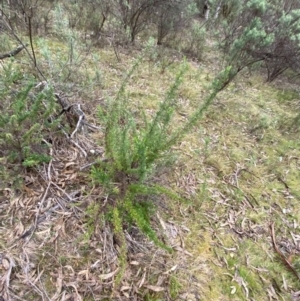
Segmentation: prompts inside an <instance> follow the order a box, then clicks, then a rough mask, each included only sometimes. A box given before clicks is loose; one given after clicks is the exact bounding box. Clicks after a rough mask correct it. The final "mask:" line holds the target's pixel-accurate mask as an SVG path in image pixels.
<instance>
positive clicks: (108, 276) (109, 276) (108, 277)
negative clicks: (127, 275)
mask: <svg viewBox="0 0 300 301" xmlns="http://www.w3.org/2000/svg"><path fill="white" fill-rule="evenodd" d="M118 271H119V268H117V269H116V270H115V271H113V272H111V273H108V274H102V275H99V278H100V279H102V280H107V279H110V278H112V277H113V276H114V275H115V274H117V273H118Z"/></svg>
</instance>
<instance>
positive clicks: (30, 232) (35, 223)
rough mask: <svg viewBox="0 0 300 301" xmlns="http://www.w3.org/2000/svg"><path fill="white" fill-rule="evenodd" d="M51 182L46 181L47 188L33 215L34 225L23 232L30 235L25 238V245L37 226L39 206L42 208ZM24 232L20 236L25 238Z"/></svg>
mask: <svg viewBox="0 0 300 301" xmlns="http://www.w3.org/2000/svg"><path fill="white" fill-rule="evenodd" d="M51 183H52V182H51V181H50V182H49V183H48V186H47V188H46V191H45V193H44V196H43V198H42V200H41V203H40V206H39V209H38V211H37V213H36V215H35V221H34V225H32V226H31V227H30V229H29V230H28V231H26V232H25V234H27V235H30V236H29V238H28V240H27V242H26V243H25V245H26V244H27V243H28V242H29V241H30V239H31V237H32V235H33V233H34V231H35V229H36V228H37V226H38V218H39V214H40V212H41V208H42V206H43V204H44V202H45V199H46V197H47V195H48V191H49V188H50V186H51ZM28 232H29V233H28ZM25 234H23V235H22V236H21V238H25ZM27 235H26V236H27Z"/></svg>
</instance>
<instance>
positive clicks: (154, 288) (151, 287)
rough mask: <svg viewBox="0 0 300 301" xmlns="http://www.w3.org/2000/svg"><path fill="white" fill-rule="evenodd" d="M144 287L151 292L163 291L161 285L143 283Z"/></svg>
mask: <svg viewBox="0 0 300 301" xmlns="http://www.w3.org/2000/svg"><path fill="white" fill-rule="evenodd" d="M145 287H146V288H147V289H149V290H151V291H153V292H156V293H158V292H163V291H164V290H165V289H164V288H163V287H161V286H156V285H145Z"/></svg>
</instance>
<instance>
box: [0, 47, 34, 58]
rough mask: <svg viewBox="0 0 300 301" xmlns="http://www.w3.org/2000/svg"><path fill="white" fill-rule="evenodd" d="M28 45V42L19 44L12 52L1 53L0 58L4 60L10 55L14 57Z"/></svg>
mask: <svg viewBox="0 0 300 301" xmlns="http://www.w3.org/2000/svg"><path fill="white" fill-rule="evenodd" d="M27 46H28V44H25V45H20V46H18V47H17V48H15V49H14V50H12V51H10V52H7V53H3V54H0V60H3V59H6V58H8V57H12V56H15V55H17V54H18V53H19V52H20V51H22V50H23V49H24V48H25V47H27Z"/></svg>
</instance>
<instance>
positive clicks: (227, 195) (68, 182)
mask: <svg viewBox="0 0 300 301" xmlns="http://www.w3.org/2000/svg"><path fill="white" fill-rule="evenodd" d="M49 43H50V45H51V41H49ZM56 46H57V42H55V43H54V44H53V45H52V46H50V48H51V47H52V48H53V50H55V49H56ZM60 47H61V44H60ZM138 53H139V51H138V50H136V49H132V51H126V52H125V51H122V50H120V52H119V58H120V61H118V59H117V57H116V56H115V54H114V51H113V50H111V49H103V50H99V49H92V50H91V52H90V54H91V55H88V56H87V57H86V58H85V60H84V61H83V62H82V63H81V65H80V70H79V71H78V74H77V73H76V74H75V76H74V74H73V77H72V78H74V82H73V86H72V87H71V88H68V89H67V87H66V86H63V85H62V84H57V87H62V91H63V92H65V93H66V95H67V96H68V98H69V101H70V102H71V103H81V104H82V107H83V108H84V110H85V112H86V117H87V120H88V122H89V123H91V124H95V125H97V126H101V120H100V121H99V120H98V119H97V116H96V115H97V114H96V107H97V106H98V105H101V106H105V105H106V103H107V102H108V101H109V100H110V97H113V96H114V95H115V93H116V91H117V90H118V87H119V86H120V84H121V82H122V78H123V74H124V72H126V71H127V70H128V69H129V68H130V67H131V65H132V63H133V61H134V58H135V57H136V56H137V55H138ZM53 55H54V54H53ZM93 55H94V57H93ZM96 56H97V57H98V60H95V57H96ZM55 59H56V58H55V55H54V58H53V61H54V62H55ZM39 60H40V63H41V64H42V65H46V62H43V61H42V58H41V57H40V58H39ZM189 65H190V69H189V71H188V73H187V74H186V75H185V79H184V82H183V84H182V86H181V88H180V91H179V97H180V102H179V103H180V106H179V108H178V112H179V113H178V115H177V116H176V120H175V123H174V126H177V125H178V124H180V123H182V122H184V121H185V120H186V118H187V116H188V115H189V114H191V112H193V110H194V109H195V108H196V107H197V106H199V105H200V104H201V100H202V99H203V96H204V95H205V93H206V86H207V85H208V83H209V82H210V80H209V79H212V78H213V76H214V73H215V71H214V69H215V67H214V66H213V67H207V66H206V67H205V66H203V65H199V64H196V63H194V62H190V63H189ZM57 68H58V67H57ZM178 68H179V66H178V64H173V65H171V66H170V67H169V68H167V69H166V70H164V72H163V73H162V72H161V68H160V66H159V65H158V66H155V65H153V63H152V62H149V61H147V60H145V61H143V62H142V63H141V65H140V66H139V68H138V70H137V71H136V73H135V75H134V76H133V78H132V79H131V80H130V82H129V84H128V89H127V91H128V93H129V97H130V102H131V104H132V106H133V107H135V108H136V110H137V116H138V113H139V110H142V109H143V110H145V111H146V112H147V115H148V116H151V115H152V114H153V113H154V112H155V110H156V109H157V107H158V104H159V101H160V100H161V99H162V98H163V96H164V94H165V91H166V89H167V87H169V86H170V84H171V83H172V80H173V78H174V74H175V73H176V70H178ZM97 70H100V71H101V76H102V79H101V82H98V83H97V82H96V81H92V80H91V82H90V83H93V84H90V86H87V88H86V89H85V87H84V85H82V79H83V78H84V77H85V76H86V75H87V74H89V75H91V74H95V72H96V71H97ZM73 72H75V71H73ZM295 88H296V87H295V86H294V85H292V84H289V85H285V83H282V82H278V83H275V84H273V85H269V84H264V83H263V79H262V78H261V77H260V76H258V75H252V76H251V77H249V76H248V75H247V76H246V75H242V76H241V77H240V78H239V79H238V80H237V81H236V82H235V83H232V84H231V85H230V87H229V88H228V89H227V90H226V91H224V92H222V93H221V94H219V95H218V97H217V99H216V100H215V102H214V104H213V105H212V106H211V107H210V109H209V110H208V112H207V114H206V116H205V118H204V119H203V120H202V121H201V122H200V123H199V125H198V126H197V127H195V129H194V130H193V132H191V133H189V134H188V135H187V136H186V137H185V138H184V140H183V141H182V142H181V143H180V144H179V145H177V146H176V147H174V151H175V152H176V154H177V157H176V164H175V166H174V167H173V169H172V170H169V171H167V173H165V174H164V175H163V176H162V178H161V179H160V180H161V181H162V182H163V183H164V184H167V185H169V186H170V187H172V188H174V189H175V190H176V191H178V192H180V193H182V194H184V196H185V197H187V198H188V202H187V203H178V202H177V201H176V202H175V201H173V200H168V199H163V200H160V201H159V202H158V203H159V206H158V213H157V215H156V216H154V217H153V227H155V228H156V229H157V230H158V232H159V233H160V234H161V237H163V238H164V239H165V240H166V242H167V243H168V244H169V245H170V246H171V247H172V248H173V249H174V253H173V254H171V255H170V254H167V253H166V252H165V251H163V250H160V249H157V247H155V246H154V245H153V244H152V243H150V242H149V241H147V240H146V238H145V237H144V236H143V235H141V234H140V233H139V232H138V231H137V229H135V228H132V229H131V231H130V232H128V233H126V241H127V244H128V250H129V252H128V257H127V268H126V270H125V273H124V275H123V277H122V280H121V282H120V284H119V285H116V282H115V280H116V278H117V277H118V272H119V269H120V263H119V260H118V248H119V247H118V245H117V244H116V242H115V239H114V235H113V233H112V230H111V227H110V225H109V224H108V223H107V222H106V219H105V217H104V215H103V212H102V211H101V208H102V206H103V204H104V203H105V201H106V196H105V195H104V194H103V191H102V190H101V187H95V186H94V185H93V184H92V182H91V178H90V176H89V167H90V164H92V163H93V162H95V161H96V160H97V159H99V158H100V159H101V158H103V157H104V156H105V154H104V153H103V150H104V145H103V143H104V141H103V131H102V130H99V131H91V132H89V133H87V134H85V135H83V134H77V135H76V137H75V138H74V142H76V143H73V144H72V143H71V142H70V141H68V140H67V139H66V138H65V137H61V138H60V139H57V140H55V141H53V144H52V149H51V152H52V156H53V159H52V161H51V162H50V163H49V164H48V165H45V166H42V167H41V168H39V169H38V170H32V171H30V172H27V173H26V174H24V177H25V185H24V186H23V189H22V191H14V190H13V189H12V188H10V187H7V188H5V189H4V190H3V191H2V192H1V199H0V210H1V211H0V245H1V251H0V263H1V265H0V294H1V296H2V298H3V299H4V300H5V301H7V300H61V301H62V300H147V301H154V300H155V301H158V300H195V301H197V300H222V301H223V300H299V297H297V296H298V295H299V290H300V284H299V280H298V279H297V278H295V277H294V275H293V273H292V272H291V269H290V268H289V267H288V266H287V265H284V261H283V260H282V258H280V256H279V254H278V253H276V251H275V250H274V248H273V245H272V240H271V235H270V234H271V233H270V225H271V223H274V224H275V238H276V241H277V245H278V246H279V248H280V250H281V252H282V254H283V255H284V256H285V258H286V259H287V260H288V261H289V262H290V263H291V265H292V266H294V267H295V268H296V269H297V267H298V265H299V252H300V248H299V244H300V233H299V224H300V212H299V209H298V208H299V206H298V203H299V198H300V189H299V183H300V177H299V174H300V173H299V170H300V148H299V146H300V145H299V139H298V134H299V132H297V131H295V129H294V128H290V125H291V121H292V120H293V118H295V117H296V115H297V112H296V111H295V108H296V107H297V105H299V98H292V99H290V98H289V100H288V102H287V101H285V95H287V93H288V92H285V91H291V90H292V89H295ZM91 150H92V152H91ZM297 298H298V299H297Z"/></svg>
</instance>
